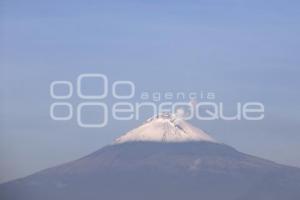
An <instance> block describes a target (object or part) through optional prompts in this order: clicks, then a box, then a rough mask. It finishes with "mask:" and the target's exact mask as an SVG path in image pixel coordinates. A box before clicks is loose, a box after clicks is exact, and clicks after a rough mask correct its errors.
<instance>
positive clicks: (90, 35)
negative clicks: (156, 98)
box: [0, 0, 300, 181]
mask: <svg viewBox="0 0 300 200" xmlns="http://www.w3.org/2000/svg"><path fill="white" fill-rule="evenodd" d="M299 6H300V5H299V2H298V1H256V0H254V1H242V0H234V1H233V0H232V1H231V0H229V1H218V0H213V1H211V0H210V1H208V0H207V1H201V0H200V1H84V2H83V1H64V2H62V1H33V0H29V1H26V2H25V1H14V0H11V1H8V0H4V1H2V2H1V12H0V13H1V14H0V42H1V46H0V64H1V79H0V89H1V93H0V95H1V110H0V116H1V118H0V123H1V131H0V163H1V166H0V181H5V180H9V179H12V178H16V177H20V176H24V175H28V174H30V173H32V172H35V171H37V170H40V169H43V168H46V167H50V166H54V165H57V164H60V163H64V162H66V161H69V160H72V159H76V158H79V157H80V156H83V155H86V154H88V153H90V152H93V151H95V150H97V149H99V148H101V147H102V146H104V145H106V144H109V143H111V142H112V140H113V139H114V138H115V137H117V136H119V135H120V134H122V133H124V132H126V131H128V130H130V129H132V128H134V127H136V126H137V125H138V124H140V123H141V121H142V120H141V121H131V122H127V123H125V122H119V121H111V123H110V124H109V126H107V127H105V128H102V129H82V128H79V127H78V126H77V125H76V123H75V121H74V120H71V121H69V122H64V123H60V122H55V121H52V120H51V119H50V117H49V106H50V104H51V103H52V102H53V101H52V99H51V98H50V96H49V85H50V83H51V81H53V80H69V81H72V82H73V83H75V80H76V78H77V76H78V75H79V74H81V73H104V74H106V75H107V76H108V77H109V80H110V81H114V80H130V81H133V82H134V83H135V84H136V87H137V90H138V91H161V92H165V91H174V92H175V91H186V92H189V91H196V92H197V91H202V90H204V91H205V90H208V91H213V92H215V93H216V95H217V100H220V101H224V102H228V103H229V104H233V103H234V102H237V101H242V102H245V101H260V102H263V103H264V105H265V110H266V112H265V115H266V117H265V119H264V120H263V121H259V122H248V121H234V122H223V121H214V122H209V123H208V122H205V123H204V122H194V123H193V124H194V125H195V126H198V127H201V128H202V129H204V130H206V131H207V132H209V133H211V135H213V137H215V138H216V139H218V140H219V141H221V142H224V143H226V144H229V145H232V146H234V147H236V148H237V149H239V150H240V151H243V152H246V153H250V154H253V155H257V156H260V157H264V158H268V159H271V160H274V161H277V162H280V163H283V164H287V165H294V166H299V167H300V153H299V152H300V147H299V144H300V135H299V128H300V123H299V119H300V114H299V110H300V109H299V108H300V106H299V100H300V94H299V85H300V80H299V72H300V68H299V64H300V58H299V55H298V54H299V52H300V38H299V35H300V27H299V19H300V13H299ZM77 101H78V100H76V99H72V103H76V102H77ZM148 117H149V116H147V113H145V116H144V118H148Z"/></svg>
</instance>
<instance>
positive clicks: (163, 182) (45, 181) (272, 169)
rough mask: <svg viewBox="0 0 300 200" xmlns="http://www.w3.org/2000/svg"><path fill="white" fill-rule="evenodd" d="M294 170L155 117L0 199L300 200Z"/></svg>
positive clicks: (15, 185)
mask: <svg viewBox="0 0 300 200" xmlns="http://www.w3.org/2000/svg"><path fill="white" fill-rule="evenodd" d="M299 189H300V169H299V168H294V167H289V166H285V165H280V164H277V163H275V162H272V161H268V160H265V159H261V158H258V157H254V156H251V155H247V154H244V153H241V152H239V151H237V150H236V149H234V148H232V147H230V146H228V145H225V144H222V143H219V142H217V141H215V140H214V139H213V138H212V137H211V136H209V135H208V134H207V133H205V132H204V131H202V130H200V129H197V128H195V127H193V126H192V125H190V124H189V123H188V122H186V121H184V120H182V119H181V118H178V117H176V116H174V115H171V114H160V115H157V116H155V117H153V118H150V119H149V120H147V121H146V122H145V123H144V124H142V125H141V126H140V127H137V128H136V129H134V130H132V131H129V132H128V133H126V134H124V135H122V136H121V137H119V138H117V139H116V140H115V142H114V143H113V144H112V145H108V146H106V147H103V148H102V149H100V150H98V151H96V152H94V153H92V154H90V155H87V156H85V157H83V158H81V159H78V160H75V161H72V162H69V163H66V164H63V165H60V166H57V167H53V168H49V169H46V170H43V171H40V172H38V173H35V174H33V175H30V176H28V177H25V178H21V179H17V180H14V181H11V182H8V183H4V184H1V185H0V197H1V199H3V200H21V199H22V200H41V199H43V200H99V199H100V200H102V199H103V200H199V199H203V200H253V199H255V200H299V199H300V190H299Z"/></svg>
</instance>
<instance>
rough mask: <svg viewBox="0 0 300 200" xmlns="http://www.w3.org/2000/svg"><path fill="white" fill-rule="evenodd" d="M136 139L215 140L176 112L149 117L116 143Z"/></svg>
mask: <svg viewBox="0 0 300 200" xmlns="http://www.w3.org/2000/svg"><path fill="white" fill-rule="evenodd" d="M134 141H152V142H188V141H209V142H215V140H214V139H213V138H212V137H210V136H209V135H208V134H207V133H205V132H204V131H202V130H200V129H198V128H196V127H194V126H192V125H191V124H189V123H188V122H186V121H185V120H183V119H182V118H181V117H179V116H178V115H176V114H170V113H163V114H159V115H157V116H154V117H152V118H150V119H148V120H147V121H146V122H145V123H144V124H143V125H141V126H139V127H138V128H136V129H133V130H131V131H129V132H128V133H126V134H124V135H122V136H120V137H119V138H117V139H116V140H115V143H116V144H119V143H124V142H134Z"/></svg>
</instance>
